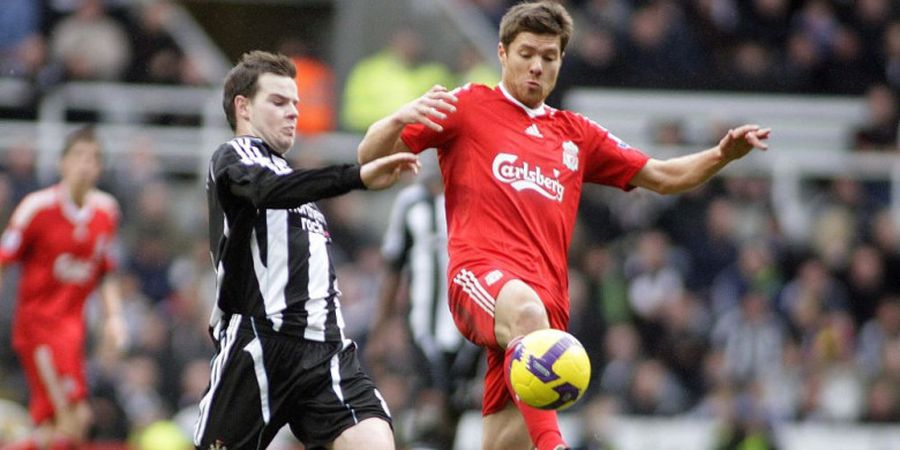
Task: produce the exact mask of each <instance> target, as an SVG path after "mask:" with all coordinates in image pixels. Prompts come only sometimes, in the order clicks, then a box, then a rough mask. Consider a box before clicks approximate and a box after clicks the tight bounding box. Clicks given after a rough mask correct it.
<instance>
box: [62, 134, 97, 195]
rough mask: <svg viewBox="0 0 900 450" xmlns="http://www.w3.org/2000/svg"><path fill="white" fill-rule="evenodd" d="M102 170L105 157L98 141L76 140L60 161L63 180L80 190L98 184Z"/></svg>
mask: <svg viewBox="0 0 900 450" xmlns="http://www.w3.org/2000/svg"><path fill="white" fill-rule="evenodd" d="M102 170H103V158H102V156H101V155H100V144H98V143H96V142H90V141H76V142H75V143H74V144H72V148H70V149H69V151H68V153H66V156H64V157H63V158H62V160H61V161H60V175H61V177H62V180H63V182H64V183H66V184H68V185H70V186H72V187H73V188H75V189H76V190H79V191H86V190H88V189H90V188H93V187H94V186H96V185H97V181H98V180H99V179H100V173H101V172H102Z"/></svg>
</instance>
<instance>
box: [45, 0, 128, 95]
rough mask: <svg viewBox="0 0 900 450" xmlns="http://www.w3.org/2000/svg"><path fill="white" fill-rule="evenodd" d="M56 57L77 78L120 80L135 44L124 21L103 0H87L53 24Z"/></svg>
mask: <svg viewBox="0 0 900 450" xmlns="http://www.w3.org/2000/svg"><path fill="white" fill-rule="evenodd" d="M50 52H51V54H52V57H53V58H56V59H58V60H59V61H61V62H62V63H63V65H64V67H65V72H66V76H67V77H68V78H69V79H75V80H117V79H119V78H120V77H122V76H123V75H124V73H125V70H126V69H127V67H128V63H129V61H131V45H130V44H129V40H128V34H127V33H126V32H125V29H124V27H123V26H122V24H121V23H119V22H118V21H116V20H115V19H113V18H112V17H110V16H109V15H107V14H106V10H105V9H104V6H103V0H83V1H82V2H81V3H79V4H78V9H77V10H76V11H75V12H74V13H73V14H72V15H70V16H67V17H65V18H64V19H62V20H61V21H59V23H57V24H56V26H55V27H54V28H53V31H52V33H51V40H50Z"/></svg>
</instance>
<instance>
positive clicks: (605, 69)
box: [547, 27, 627, 107]
mask: <svg viewBox="0 0 900 450" xmlns="http://www.w3.org/2000/svg"><path fill="white" fill-rule="evenodd" d="M573 44H574V45H573V47H574V48H573V49H571V50H569V53H568V54H567V55H566V64H565V65H563V67H562V68H561V69H560V71H559V78H558V79H557V83H556V89H555V90H554V92H553V94H552V95H551V96H550V98H548V100H547V103H549V104H552V105H554V106H557V107H560V106H562V102H563V101H564V100H565V95H566V93H567V92H568V91H569V89H571V88H573V87H578V86H585V87H616V86H620V85H622V84H624V82H625V80H627V73H626V70H625V66H624V64H623V59H622V57H621V55H620V54H619V48H618V47H619V44H618V42H617V41H616V36H615V34H614V33H613V31H612V30H610V29H608V28H605V27H596V28H586V29H585V30H584V32H583V33H581V34H579V35H578V36H577V37H576V41H575V42H574V43H573Z"/></svg>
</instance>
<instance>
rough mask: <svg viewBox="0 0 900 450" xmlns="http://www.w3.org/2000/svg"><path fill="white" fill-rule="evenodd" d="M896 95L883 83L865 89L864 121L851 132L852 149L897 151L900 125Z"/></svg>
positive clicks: (899, 148)
mask: <svg viewBox="0 0 900 450" xmlns="http://www.w3.org/2000/svg"><path fill="white" fill-rule="evenodd" d="M897 101H898V97H897V94H896V92H895V91H894V90H892V89H891V88H890V87H888V86H887V85H885V84H875V85H872V86H871V87H870V88H869V89H868V90H867V91H866V118H865V120H866V122H865V123H863V124H860V125H859V126H858V127H857V128H856V130H855V131H854V132H853V142H852V143H851V148H852V149H853V150H882V151H898V150H900V147H898V145H897V144H898V143H897V129H898V127H900V110H898V106H897Z"/></svg>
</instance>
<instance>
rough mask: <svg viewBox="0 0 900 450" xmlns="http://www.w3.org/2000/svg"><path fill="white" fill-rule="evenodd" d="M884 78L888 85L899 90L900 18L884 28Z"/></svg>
mask: <svg viewBox="0 0 900 450" xmlns="http://www.w3.org/2000/svg"><path fill="white" fill-rule="evenodd" d="M882 45H883V47H884V79H885V80H886V81H887V84H888V86H890V87H891V89H894V90H900V20H895V21H893V22H891V23H890V24H889V25H888V26H887V28H886V29H885V30H884V43H883V44H882Z"/></svg>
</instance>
